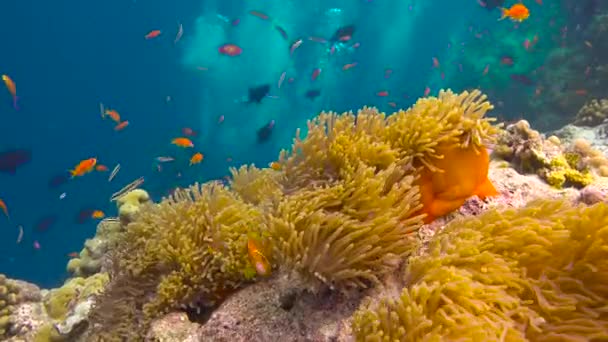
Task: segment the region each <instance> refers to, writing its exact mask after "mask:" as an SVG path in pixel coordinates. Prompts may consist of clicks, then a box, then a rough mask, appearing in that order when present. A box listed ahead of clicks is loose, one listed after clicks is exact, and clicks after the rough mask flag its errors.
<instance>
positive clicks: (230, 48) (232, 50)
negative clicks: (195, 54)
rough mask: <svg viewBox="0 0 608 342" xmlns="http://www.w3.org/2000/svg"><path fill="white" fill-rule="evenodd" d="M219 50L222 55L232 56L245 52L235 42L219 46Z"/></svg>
mask: <svg viewBox="0 0 608 342" xmlns="http://www.w3.org/2000/svg"><path fill="white" fill-rule="evenodd" d="M218 51H219V52H220V53H221V54H222V55H226V56H231V57H234V56H238V55H240V54H241V53H243V49H241V48H240V47H239V46H238V45H235V44H224V45H222V46H220V47H219V48H218Z"/></svg>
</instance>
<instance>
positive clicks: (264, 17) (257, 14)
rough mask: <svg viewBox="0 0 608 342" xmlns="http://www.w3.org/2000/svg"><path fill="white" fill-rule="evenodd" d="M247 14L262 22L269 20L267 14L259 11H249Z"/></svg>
mask: <svg viewBox="0 0 608 342" xmlns="http://www.w3.org/2000/svg"><path fill="white" fill-rule="evenodd" d="M249 14H251V15H253V16H254V17H258V18H260V19H262V20H268V19H270V16H268V14H266V13H263V12H260V11H249Z"/></svg>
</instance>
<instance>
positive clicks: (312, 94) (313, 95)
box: [304, 89, 321, 101]
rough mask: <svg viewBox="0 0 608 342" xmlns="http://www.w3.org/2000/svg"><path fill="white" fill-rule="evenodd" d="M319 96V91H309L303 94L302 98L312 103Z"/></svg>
mask: <svg viewBox="0 0 608 342" xmlns="http://www.w3.org/2000/svg"><path fill="white" fill-rule="evenodd" d="M320 95H321V90H319V89H311V90H309V91H307V92H306V93H305V94H304V97H306V98H307V99H310V100H311V101H314V99H316V98H317V97H319V96H320Z"/></svg>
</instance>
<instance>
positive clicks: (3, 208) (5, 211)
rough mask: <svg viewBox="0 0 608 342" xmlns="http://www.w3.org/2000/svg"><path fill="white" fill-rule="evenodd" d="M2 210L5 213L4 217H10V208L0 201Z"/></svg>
mask: <svg viewBox="0 0 608 342" xmlns="http://www.w3.org/2000/svg"><path fill="white" fill-rule="evenodd" d="M0 209H2V211H3V212H4V215H6V217H9V216H8V207H7V206H6V203H5V202H4V201H3V200H1V199H0Z"/></svg>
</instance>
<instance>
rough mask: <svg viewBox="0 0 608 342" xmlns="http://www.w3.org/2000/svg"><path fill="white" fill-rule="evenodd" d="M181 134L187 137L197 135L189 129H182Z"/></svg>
mask: <svg viewBox="0 0 608 342" xmlns="http://www.w3.org/2000/svg"><path fill="white" fill-rule="evenodd" d="M182 134H183V135H185V136H188V137H196V136H197V135H198V133H197V132H196V131H195V130H193V129H192V128H190V127H184V128H182Z"/></svg>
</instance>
